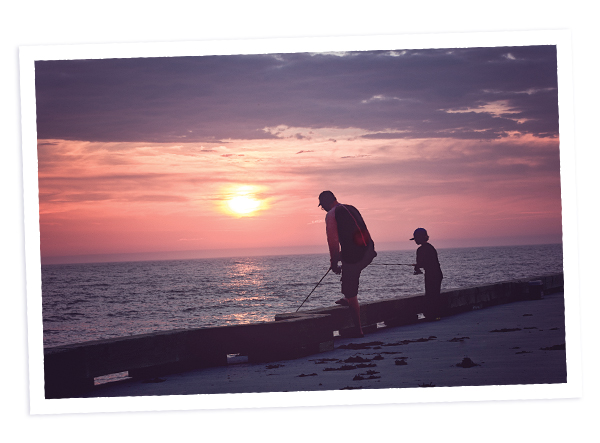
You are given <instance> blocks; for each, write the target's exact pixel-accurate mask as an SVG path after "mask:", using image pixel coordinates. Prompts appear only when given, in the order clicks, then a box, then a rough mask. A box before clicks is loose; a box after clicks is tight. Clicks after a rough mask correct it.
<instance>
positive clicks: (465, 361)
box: [456, 357, 479, 368]
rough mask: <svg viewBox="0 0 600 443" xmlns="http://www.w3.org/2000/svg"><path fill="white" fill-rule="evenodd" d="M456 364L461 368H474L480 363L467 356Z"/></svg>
mask: <svg viewBox="0 0 600 443" xmlns="http://www.w3.org/2000/svg"><path fill="white" fill-rule="evenodd" d="M456 366H458V367H459V368H473V367H475V366H479V365H478V364H477V363H475V362H474V361H473V360H471V359H470V358H469V357H465V358H463V360H462V361H461V362H460V363H457V364H456Z"/></svg>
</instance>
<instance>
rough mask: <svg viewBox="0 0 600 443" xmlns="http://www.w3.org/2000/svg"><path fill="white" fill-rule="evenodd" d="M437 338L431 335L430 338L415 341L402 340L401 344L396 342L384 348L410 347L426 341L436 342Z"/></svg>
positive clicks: (387, 344)
mask: <svg viewBox="0 0 600 443" xmlns="http://www.w3.org/2000/svg"><path fill="white" fill-rule="evenodd" d="M436 339H437V337H436V336H435V335H431V336H429V337H428V338H417V339H415V340H402V341H399V342H395V343H386V344H384V345H383V346H404V345H408V344H410V343H423V342H426V341H431V340H436Z"/></svg>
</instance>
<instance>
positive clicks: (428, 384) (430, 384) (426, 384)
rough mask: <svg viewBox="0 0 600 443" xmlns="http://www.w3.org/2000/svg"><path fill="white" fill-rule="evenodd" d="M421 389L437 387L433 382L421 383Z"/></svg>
mask: <svg viewBox="0 0 600 443" xmlns="http://www.w3.org/2000/svg"><path fill="white" fill-rule="evenodd" d="M419 387H420V388H435V385H434V384H433V382H429V383H421V384H420V385H419Z"/></svg>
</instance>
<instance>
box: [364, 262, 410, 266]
mask: <svg viewBox="0 0 600 443" xmlns="http://www.w3.org/2000/svg"><path fill="white" fill-rule="evenodd" d="M369 266H414V264H412V265H411V264H409V263H371V264H370V265H369Z"/></svg>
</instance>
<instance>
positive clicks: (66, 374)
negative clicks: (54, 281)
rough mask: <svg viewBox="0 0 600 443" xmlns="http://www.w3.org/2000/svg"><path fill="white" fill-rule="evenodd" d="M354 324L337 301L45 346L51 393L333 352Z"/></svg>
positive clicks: (387, 308)
mask: <svg viewBox="0 0 600 443" xmlns="http://www.w3.org/2000/svg"><path fill="white" fill-rule="evenodd" d="M531 282H535V283H534V284H531ZM540 282H541V283H540ZM562 288H563V274H562V273H560V274H551V275H544V276H536V277H531V278H527V279H518V280H511V281H506V282H499V283H494V284H490V285H484V286H477V287H470V288H461V289H454V290H449V291H444V292H443V293H442V296H443V298H444V309H443V314H442V315H443V316H451V315H454V314H458V313H462V312H467V311H470V310H474V309H481V308H485V307H488V306H494V305H499V304H503V303H508V302H512V301H520V300H528V299H537V298H540V297H543V294H544V293H549V292H554V291H560V290H562ZM422 307H423V294H417V295H414V296H411V297H398V298H393V299H386V300H381V301H376V302H369V303H364V304H361V321H362V323H363V325H364V329H365V328H366V330H367V331H369V330H373V329H376V328H377V325H378V324H381V323H385V325H386V326H401V325H408V324H413V323H416V322H417V321H418V320H417V314H419V313H420V312H422ZM353 326H354V325H353V324H352V319H351V317H350V314H349V311H348V308H346V307H341V306H335V307H329V308H322V309H314V310H306V311H301V312H296V313H287V314H278V315H276V317H275V321H273V322H264V323H250V324H244V325H233V326H223V327H215V328H197V329H185V330H173V331H164V332H156V333H152V334H143V335H136V336H130V337H122V338H117V339H110V340H96V341H90V342H86V343H80V344H74V345H67V346H60V347H53V348H47V349H45V350H44V375H45V395H46V398H67V397H73V396H77V395H80V394H82V393H85V392H86V391H88V390H90V389H91V388H92V387H93V385H94V378H95V377H98V376H102V375H107V374H113V373H119V372H124V371H127V372H128V373H129V376H130V377H133V378H147V377H156V376H160V375H165V374H169V373H177V372H184V371H188V370H193V369H198V368H205V367H211V366H212V367H215V366H224V365H227V355H228V354H243V355H247V356H248V361H249V362H250V363H262V362H273V361H278V360H285V359H294V358H299V357H304V356H308V355H311V354H317V353H320V352H326V351H331V350H332V349H333V347H334V332H335V331H339V332H340V335H342V336H344V334H345V332H346V331H349V330H351V329H352V328H353Z"/></svg>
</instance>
